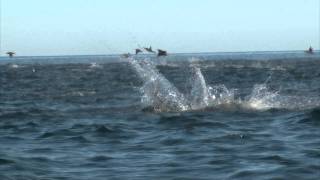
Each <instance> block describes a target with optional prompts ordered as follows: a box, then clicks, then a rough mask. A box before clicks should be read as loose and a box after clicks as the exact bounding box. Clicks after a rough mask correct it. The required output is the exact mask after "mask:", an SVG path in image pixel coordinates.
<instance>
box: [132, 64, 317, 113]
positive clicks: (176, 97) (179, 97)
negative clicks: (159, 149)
mask: <svg viewBox="0 0 320 180" xmlns="http://www.w3.org/2000/svg"><path fill="white" fill-rule="evenodd" d="M128 60H129V63H130V64H131V66H132V67H133V68H134V70H135V71H136V72H137V74H138V76H139V77H140V78H141V80H142V81H143V86H142V87H141V88H140V90H141V92H142V94H143V95H142V98H141V102H142V104H143V105H144V106H146V107H152V110H154V111H156V112H181V111H194V110H203V109H208V108H210V109H212V108H218V107H221V106H222V107H235V106H236V107H240V108H242V109H251V110H259V111H265V110H269V109H305V108H307V107H311V108H313V107H314V106H315V104H318V105H320V103H315V102H318V100H319V98H317V99H316V100H315V99H314V98H313V100H310V98H306V97H303V98H301V97H293V96H285V95H280V91H271V90H270V89H268V86H267V83H268V82H269V80H270V78H269V79H268V80H267V81H266V82H265V83H264V84H256V85H254V87H253V89H252V92H251V93H250V94H249V95H248V96H246V97H244V98H241V97H240V95H239V94H237V89H228V88H227V87H226V86H225V85H223V84H222V85H212V86H210V85H207V83H206V81H205V78H204V76H203V74H202V72H201V69H200V67H199V65H197V63H192V64H191V65H190V68H191V76H190V80H189V81H190V83H191V90H190V92H189V94H182V93H181V92H179V90H178V89H177V88H176V87H175V86H174V85H173V84H172V83H171V82H170V81H168V80H167V79H166V78H165V77H164V76H163V75H162V74H161V73H159V71H158V70H157V68H156V66H155V65H154V64H153V63H152V62H151V61H149V60H148V59H145V60H139V61H138V60H135V59H133V58H129V59H128Z"/></svg>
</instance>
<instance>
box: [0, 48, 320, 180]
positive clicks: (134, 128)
mask: <svg viewBox="0 0 320 180" xmlns="http://www.w3.org/2000/svg"><path fill="white" fill-rule="evenodd" d="M0 179H1V180H16V179H17V180H18V179H19V180H20V179H21V180H29V179H30V180H36V179H41V180H49V179H50V180H51V179H52V180H69V179H72V180H73V179H74V180H88V179H97V180H100V179H101V180H104V179H130V180H135V179H190V180H191V179H192V180H193V179H210V180H211V179H219V180H220V179H245V180H247V179H314V180H318V179H320V55H319V54H318V53H316V54H313V55H310V54H305V53H304V52H252V53H249V52H248V53H200V54H171V55H169V56H167V57H159V58H158V57H155V56H154V55H139V56H132V57H130V58H121V57H119V56H117V55H112V56H103V55H101V56H60V57H15V58H11V59H9V58H3V57H2V58H0Z"/></svg>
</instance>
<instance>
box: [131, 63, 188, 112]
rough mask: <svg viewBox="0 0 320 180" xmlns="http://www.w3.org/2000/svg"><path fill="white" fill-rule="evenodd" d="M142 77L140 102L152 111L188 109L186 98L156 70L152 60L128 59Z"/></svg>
mask: <svg viewBox="0 0 320 180" xmlns="http://www.w3.org/2000/svg"><path fill="white" fill-rule="evenodd" d="M128 60H129V63H130V64H131V65H132V66H133V67H134V69H135V71H136V72H137V74H138V75H139V77H140V78H141V79H142V81H143V83H144V85H143V86H142V87H141V92H142V93H143V97H142V100H141V101H142V103H143V104H144V105H145V106H149V107H152V108H153V110H154V111H158V112H162V111H187V110H189V109H190V106H189V104H188V101H187V99H186V98H185V97H184V95H183V94H182V93H180V92H179V91H178V89H177V88H176V87H175V86H174V85H173V84H171V83H170V82H169V81H168V80H167V79H166V78H165V77H164V76H163V75H162V74H160V73H159V72H158V70H157V69H156V68H155V66H154V65H153V64H152V62H150V61H148V60H141V61H137V60H135V59H133V58H130V59H128Z"/></svg>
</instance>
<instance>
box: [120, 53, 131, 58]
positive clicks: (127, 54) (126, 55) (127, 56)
mask: <svg viewBox="0 0 320 180" xmlns="http://www.w3.org/2000/svg"><path fill="white" fill-rule="evenodd" d="M130 56H131V54H130V53H125V54H122V55H121V57H124V58H129V57H130Z"/></svg>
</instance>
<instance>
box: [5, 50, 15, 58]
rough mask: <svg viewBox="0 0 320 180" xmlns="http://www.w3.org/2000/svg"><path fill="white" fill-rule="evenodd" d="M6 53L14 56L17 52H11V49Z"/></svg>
mask: <svg viewBox="0 0 320 180" xmlns="http://www.w3.org/2000/svg"><path fill="white" fill-rule="evenodd" d="M6 54H8V55H9V57H13V56H14V55H15V54H16V53H15V52H11V51H9V52H7V53H6Z"/></svg>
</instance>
